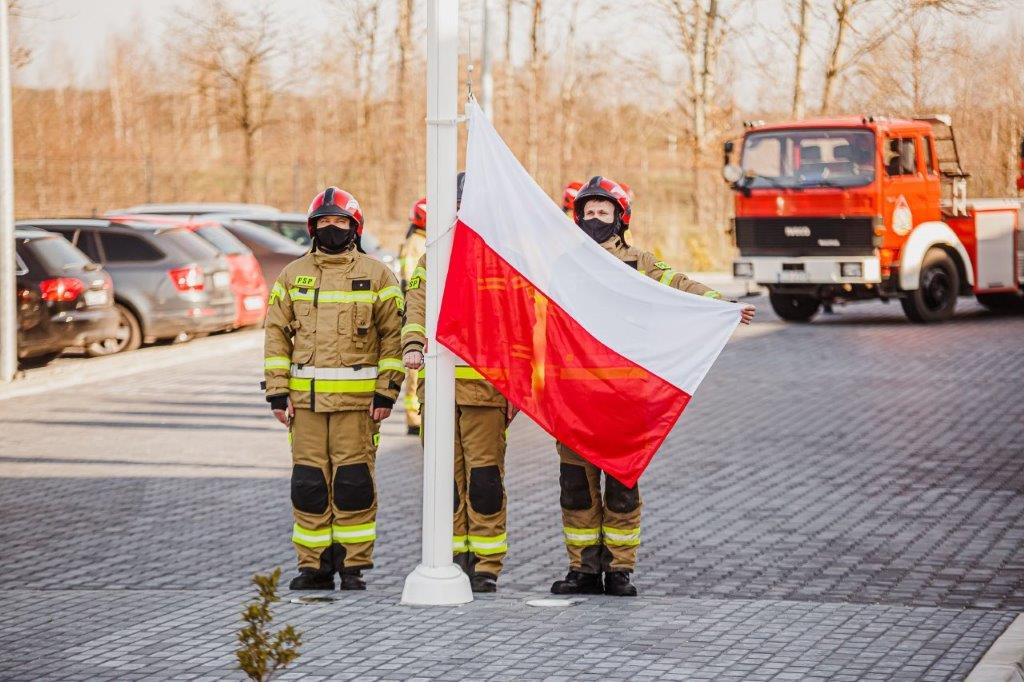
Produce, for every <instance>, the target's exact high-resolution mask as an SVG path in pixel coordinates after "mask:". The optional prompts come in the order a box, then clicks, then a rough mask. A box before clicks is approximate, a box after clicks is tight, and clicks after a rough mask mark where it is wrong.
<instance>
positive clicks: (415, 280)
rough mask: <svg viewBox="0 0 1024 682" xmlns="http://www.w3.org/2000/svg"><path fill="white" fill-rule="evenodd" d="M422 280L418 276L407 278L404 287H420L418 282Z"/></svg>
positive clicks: (407, 288)
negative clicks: (407, 280) (407, 282)
mask: <svg viewBox="0 0 1024 682" xmlns="http://www.w3.org/2000/svg"><path fill="white" fill-rule="evenodd" d="M422 282H423V280H422V279H421V278H420V277H418V276H417V277H413V278H412V279H410V280H409V284H408V285H407V286H406V287H405V288H406V290H407V291H412V290H413V289H419V288H420V284H421V283H422Z"/></svg>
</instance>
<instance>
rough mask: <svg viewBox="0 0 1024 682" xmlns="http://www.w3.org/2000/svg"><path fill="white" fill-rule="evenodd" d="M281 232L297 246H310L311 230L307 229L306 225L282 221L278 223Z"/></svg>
mask: <svg viewBox="0 0 1024 682" xmlns="http://www.w3.org/2000/svg"><path fill="white" fill-rule="evenodd" d="M277 224H278V225H279V226H280V227H279V231H280V232H281V234H283V235H284V236H285V237H287V238H288V239H291V240H292V241H293V242H295V243H296V244H300V245H302V246H308V245H309V242H310V238H309V228H307V227H306V223H300V222H297V221H290V220H281V221H278V223H277Z"/></svg>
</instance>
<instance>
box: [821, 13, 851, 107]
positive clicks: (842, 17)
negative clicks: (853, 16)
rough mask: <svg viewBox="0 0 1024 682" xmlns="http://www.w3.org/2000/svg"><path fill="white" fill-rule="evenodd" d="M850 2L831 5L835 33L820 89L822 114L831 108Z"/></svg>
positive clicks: (848, 19)
mask: <svg viewBox="0 0 1024 682" xmlns="http://www.w3.org/2000/svg"><path fill="white" fill-rule="evenodd" d="M852 4H853V3H852V0H836V3H835V5H834V7H833V8H834V9H835V12H836V33H835V37H834V38H833V40H832V47H831V49H830V50H829V55H828V65H827V66H826V67H825V83H824V86H823V87H822V90H821V113H823V114H827V113H828V112H829V111H830V110H831V109H832V99H833V97H834V96H835V85H836V77H837V76H838V75H839V60H840V59H841V58H842V53H843V47H844V41H845V40H846V29H847V28H848V23H849V21H850V8H851V6H852Z"/></svg>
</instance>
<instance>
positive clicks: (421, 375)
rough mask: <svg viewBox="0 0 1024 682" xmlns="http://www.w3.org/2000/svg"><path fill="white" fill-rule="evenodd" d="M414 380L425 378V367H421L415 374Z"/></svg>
mask: <svg viewBox="0 0 1024 682" xmlns="http://www.w3.org/2000/svg"><path fill="white" fill-rule="evenodd" d="M416 378H417V379H426V378H427V368H426V366H423V367H421V368H420V371H418V372H416Z"/></svg>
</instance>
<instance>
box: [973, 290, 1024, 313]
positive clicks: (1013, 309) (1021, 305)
mask: <svg viewBox="0 0 1024 682" xmlns="http://www.w3.org/2000/svg"><path fill="white" fill-rule="evenodd" d="M977 297H978V303H980V304H982V305H983V306H985V307H986V308H988V309H989V310H991V311H992V312H995V313H1024V295H1022V294H1021V293H1020V292H1018V293H1015V294H1011V293H999V294H977Z"/></svg>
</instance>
